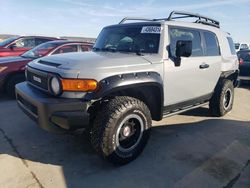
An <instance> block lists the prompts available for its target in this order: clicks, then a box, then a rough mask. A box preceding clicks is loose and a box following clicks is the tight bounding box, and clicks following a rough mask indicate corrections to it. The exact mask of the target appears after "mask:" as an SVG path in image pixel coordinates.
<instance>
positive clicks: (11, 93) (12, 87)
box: [6, 74, 25, 98]
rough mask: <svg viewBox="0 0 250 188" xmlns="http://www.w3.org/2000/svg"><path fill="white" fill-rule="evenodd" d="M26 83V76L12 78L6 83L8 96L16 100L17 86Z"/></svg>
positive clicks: (18, 75)
mask: <svg viewBox="0 0 250 188" xmlns="http://www.w3.org/2000/svg"><path fill="white" fill-rule="evenodd" d="M24 81H25V76H24V75H22V74H17V75H14V76H12V77H11V78H10V79H9V80H8V81H7V83H6V92H7V94H8V96H9V97H11V98H15V85H16V84H18V83H20V82H24Z"/></svg>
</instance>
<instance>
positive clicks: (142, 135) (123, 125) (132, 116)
mask: <svg viewBox="0 0 250 188" xmlns="http://www.w3.org/2000/svg"><path fill="white" fill-rule="evenodd" d="M151 124H152V121H151V114H150V111H149V109H148V107H147V106H146V105H145V104H144V103H143V102H142V101H140V100H138V99H135V98H132V97H115V98H113V99H110V100H109V101H108V102H107V103H105V104H103V105H102V107H101V109H100V110H99V112H98V113H97V116H96V118H95V120H94V123H93V127H92V131H91V142H92V145H93V147H94V149H95V150H96V151H97V152H98V153H99V154H100V155H101V156H102V157H104V158H105V159H107V160H108V161H110V162H112V163H114V164H119V165H121V164H126V163H128V162H130V161H132V160H134V159H135V158H136V157H137V156H138V155H139V154H140V153H141V152H142V151H143V149H144V147H145V145H146V143H147V141H148V138H149V135H150V127H151Z"/></svg>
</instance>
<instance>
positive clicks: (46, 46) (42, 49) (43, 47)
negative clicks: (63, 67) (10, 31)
mask: <svg viewBox="0 0 250 188" xmlns="http://www.w3.org/2000/svg"><path fill="white" fill-rule="evenodd" d="M57 46H58V43H50V42H49V43H43V44H40V45H39V46H37V47H35V48H33V49H31V50H29V51H27V52H25V53H24V54H22V55H21V56H22V57H27V58H39V57H43V56H45V55H47V53H49V52H50V51H51V50H52V49H54V48H55V47H57Z"/></svg>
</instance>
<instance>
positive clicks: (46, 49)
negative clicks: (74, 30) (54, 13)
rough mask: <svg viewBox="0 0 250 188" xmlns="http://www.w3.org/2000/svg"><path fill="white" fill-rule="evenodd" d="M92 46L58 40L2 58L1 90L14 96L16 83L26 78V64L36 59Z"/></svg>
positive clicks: (0, 68) (82, 49)
mask: <svg viewBox="0 0 250 188" xmlns="http://www.w3.org/2000/svg"><path fill="white" fill-rule="evenodd" d="M92 46H93V44H92V43H85V42H76V41H67V40H57V41H51V42H46V43H43V44H40V45H39V46H37V47H35V48H33V49H31V50H29V51H27V52H25V53H24V54H22V55H20V56H16V57H3V58H0V90H6V91H7V93H8V94H9V95H10V96H12V97H14V93H15V91H14V88H15V85H16V84H17V83H20V82H23V81H24V80H25V75H24V70H25V66H26V64H27V63H29V62H31V61H32V60H34V59H37V58H40V57H43V56H50V55H54V54H62V53H68V52H84V51H89V50H91V49H92ZM41 63H42V62H41ZM43 63H45V62H43Z"/></svg>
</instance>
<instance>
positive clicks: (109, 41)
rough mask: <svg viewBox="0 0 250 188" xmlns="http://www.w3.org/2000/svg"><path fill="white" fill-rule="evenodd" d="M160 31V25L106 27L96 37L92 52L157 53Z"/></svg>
mask: <svg viewBox="0 0 250 188" xmlns="http://www.w3.org/2000/svg"><path fill="white" fill-rule="evenodd" d="M161 31H162V29H161V26H160V25H146V26H140V25H130V26H115V27H107V28H104V29H103V30H102V32H101V33H100V35H99V36H98V38H97V40H96V43H95V45H94V47H93V50H94V51H110V52H126V53H130V52H132V53H138V52H141V53H158V50H159V41H160V34H161Z"/></svg>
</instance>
